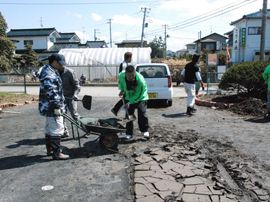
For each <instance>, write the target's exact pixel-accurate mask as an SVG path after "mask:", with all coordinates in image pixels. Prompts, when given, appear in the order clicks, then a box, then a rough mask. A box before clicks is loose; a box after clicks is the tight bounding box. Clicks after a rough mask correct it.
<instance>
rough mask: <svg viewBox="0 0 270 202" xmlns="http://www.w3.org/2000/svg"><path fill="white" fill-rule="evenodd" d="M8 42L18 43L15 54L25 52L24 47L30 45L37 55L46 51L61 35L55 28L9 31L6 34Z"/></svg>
mask: <svg viewBox="0 0 270 202" xmlns="http://www.w3.org/2000/svg"><path fill="white" fill-rule="evenodd" d="M7 37H8V39H9V40H15V41H18V43H16V49H15V52H16V54H23V53H24V52H25V45H26V44H30V45H32V48H33V50H34V51H35V52H36V53H37V54H39V53H42V52H43V51H46V50H48V49H49V48H50V47H52V46H53V44H54V43H55V42H56V39H57V38H60V37H61V35H60V34H59V33H58V32H57V30H56V29H55V28H38V29H11V30H10V31H9V32H8V33H7Z"/></svg>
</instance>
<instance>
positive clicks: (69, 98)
mask: <svg viewBox="0 0 270 202" xmlns="http://www.w3.org/2000/svg"><path fill="white" fill-rule="evenodd" d="M65 98H66V99H68V100H74V101H81V102H82V100H80V99H76V100H75V99H74V98H72V97H65Z"/></svg>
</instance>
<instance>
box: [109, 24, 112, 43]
mask: <svg viewBox="0 0 270 202" xmlns="http://www.w3.org/2000/svg"><path fill="white" fill-rule="evenodd" d="M108 20H109V22H108V23H109V24H110V47H112V26H111V24H112V19H108Z"/></svg>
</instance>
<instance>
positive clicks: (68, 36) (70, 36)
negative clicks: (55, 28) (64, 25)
mask: <svg viewBox="0 0 270 202" xmlns="http://www.w3.org/2000/svg"><path fill="white" fill-rule="evenodd" d="M59 34H60V37H59V38H56V42H80V41H81V39H80V38H79V37H78V36H77V34H76V33H75V32H71V33H62V32H59Z"/></svg>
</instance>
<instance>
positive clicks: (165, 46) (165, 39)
mask: <svg viewBox="0 0 270 202" xmlns="http://www.w3.org/2000/svg"><path fill="white" fill-rule="evenodd" d="M162 26H164V27H165V31H164V35H165V36H164V48H165V57H166V53H167V37H168V36H167V26H168V25H166V24H165V25H162Z"/></svg>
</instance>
